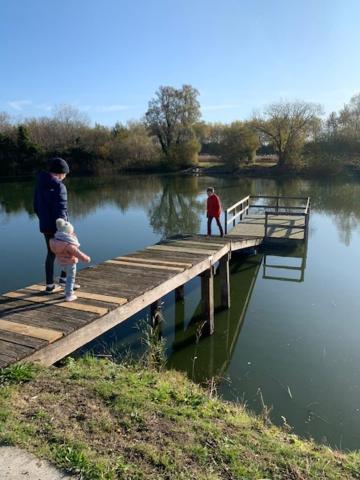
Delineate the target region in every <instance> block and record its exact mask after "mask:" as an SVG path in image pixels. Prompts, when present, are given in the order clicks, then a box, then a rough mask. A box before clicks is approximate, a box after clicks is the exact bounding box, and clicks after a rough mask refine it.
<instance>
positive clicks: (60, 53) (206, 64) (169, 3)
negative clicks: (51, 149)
mask: <svg viewBox="0 0 360 480" xmlns="http://www.w3.org/2000/svg"><path fill="white" fill-rule="evenodd" d="M359 18H360V2H359V1H358V0H311V1H310V0H101V1H100V0H0V69H1V72H0V111H6V112H8V113H10V114H11V115H13V116H14V119H22V118H27V117H34V116H36V117H38V116H49V115H51V114H52V112H53V109H54V108H55V107H56V106H58V105H61V104H71V105H73V106H75V107H77V108H78V109H79V110H81V111H82V112H84V113H86V114H87V115H88V117H89V118H90V119H91V121H92V122H93V123H94V122H98V123H102V124H104V125H113V124H114V123H115V122H116V121H120V122H126V121H128V120H136V119H140V118H141V117H142V116H143V115H144V113H145V111H146V109H147V105H148V102H149V100H150V99H151V98H152V97H153V96H154V93H155V92H156V90H157V89H158V87H159V86H160V85H171V86H174V87H177V88H178V87H181V86H182V85H183V84H190V85H192V86H193V87H195V88H197V90H198V91H199V93H200V96H199V101H200V104H201V110H202V116H203V119H204V120H205V121H211V122H216V121H219V122H231V121H233V120H243V119H246V118H249V117H251V115H252V113H253V112H254V111H257V112H259V111H261V110H262V109H263V108H264V107H265V106H266V105H268V104H269V103H271V102H276V101H279V100H280V99H283V100H289V101H292V100H305V101H310V102H317V103H320V104H322V105H323V108H324V111H325V113H330V112H331V111H333V110H339V109H340V108H341V107H342V106H343V105H344V103H346V102H348V101H349V99H350V98H351V96H352V95H354V94H356V93H359V92H360V60H359V58H360V55H359V52H360V48H359V47H360V30H359V26H358V22H359Z"/></svg>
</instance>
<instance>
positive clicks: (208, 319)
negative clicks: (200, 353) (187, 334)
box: [200, 267, 214, 337]
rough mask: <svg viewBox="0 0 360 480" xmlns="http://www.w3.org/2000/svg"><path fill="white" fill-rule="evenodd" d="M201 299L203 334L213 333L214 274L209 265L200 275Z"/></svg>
mask: <svg viewBox="0 0 360 480" xmlns="http://www.w3.org/2000/svg"><path fill="white" fill-rule="evenodd" d="M200 277H201V301H202V307H203V315H204V322H205V323H204V326H203V329H202V334H203V336H205V337H207V336H209V335H212V334H213V333H214V274H213V269H212V267H210V268H209V269H208V270H205V272H203V273H202V274H201V275H200Z"/></svg>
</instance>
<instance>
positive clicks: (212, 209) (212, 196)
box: [206, 187, 224, 237]
mask: <svg viewBox="0 0 360 480" xmlns="http://www.w3.org/2000/svg"><path fill="white" fill-rule="evenodd" d="M206 193H207V195H208V199H207V205H206V206H207V219H208V221H207V234H208V235H211V222H212V219H213V218H215V221H216V223H217V226H218V227H219V230H220V236H221V237H223V236H224V231H223V229H222V226H221V222H220V215H221V203H220V198H219V197H218V196H217V195H216V193H214V188H213V187H209V188H208V189H207V190H206Z"/></svg>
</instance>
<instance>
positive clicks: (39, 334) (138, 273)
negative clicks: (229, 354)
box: [0, 197, 309, 368]
mask: <svg viewBox="0 0 360 480" xmlns="http://www.w3.org/2000/svg"><path fill="white" fill-rule="evenodd" d="M271 198H272V197H271ZM249 199H250V197H246V198H245V199H243V200H242V201H240V202H238V203H237V204H235V206H233V207H231V208H230V209H228V210H227V223H226V225H228V223H229V221H230V222H233V226H234V227H235V228H234V229H233V231H231V232H230V234H229V235H227V236H226V237H224V238H219V237H217V238H215V237H206V236H204V235H192V236H190V235H189V236H187V235H185V236H179V237H176V238H169V239H167V240H165V241H163V242H160V243H158V244H156V245H151V246H149V247H147V248H145V249H144V250H141V251H137V252H134V253H132V254H129V255H126V256H123V257H117V258H114V259H112V260H108V261H106V262H104V263H102V264H100V265H97V266H96V267H95V268H86V269H84V270H82V271H80V272H79V274H78V280H79V282H80V283H81V286H82V288H81V290H79V291H78V293H77V296H78V299H77V300H76V301H75V302H65V301H64V297H63V293H62V292H61V291H58V292H57V293H54V294H52V295H45V294H44V291H43V290H44V286H42V285H38V284H36V285H31V286H28V287H24V288H22V289H20V290H17V291H14V292H7V293H4V294H3V295H2V296H1V297H0V317H1V318H0V368H2V367H4V366H6V365H9V364H11V363H14V362H17V361H19V360H25V359H26V360H27V361H38V362H41V363H43V364H47V365H48V364H52V363H54V362H56V361H58V360H60V359H61V358H63V357H65V356H66V355H69V354H70V353H72V352H74V351H75V350H77V349H78V348H80V347H82V346H83V345H85V344H86V343H88V342H90V341H91V340H93V339H95V338H97V337H99V336H100V335H102V334H103V333H105V332H106V331H108V330H110V329H111V328H113V327H115V326H116V325H118V324H119V323H121V322H123V321H125V320H127V319H128V318H130V317H131V316H133V315H134V314H136V313H138V312H140V311H141V310H143V309H144V308H145V307H148V306H151V311H152V317H155V313H156V311H157V308H158V305H159V301H160V300H161V298H162V297H163V296H164V295H167V294H168V293H170V292H172V291H174V292H175V297H176V298H177V299H181V298H182V297H183V295H184V284H185V283H187V282H189V281H190V280H192V279H193V278H195V277H197V276H200V278H201V296H202V315H203V324H202V330H201V335H202V336H207V335H211V334H212V333H213V332H214V266H215V264H217V263H218V262H219V282H220V305H221V307H223V308H225V309H228V308H230V280H229V259H230V256H231V253H232V252H236V251H241V250H246V249H248V248H254V247H257V246H259V245H261V244H263V243H264V242H265V241H266V240H267V239H268V238H272V236H273V235H272V233H271V230H272V229H273V227H274V225H273V224H272V223H271V219H270V218H269V215H268V213H269V212H268V211H267V210H266V211H265V227H264V229H265V230H264V231H265V235H264V234H262V235H249V234H245V233H241V234H238V233H237V230H236V229H237V226H236V225H235V224H236V221H237V219H239V220H240V221H241V220H242V219H243V215H244V216H247V214H248V211H249V208H250V207H254V205H250V204H249ZM277 205H279V199H278V198H277ZM258 207H259V208H261V206H256V208H258ZM266 208H270V209H271V208H272V206H271V205H270V206H268V207H266ZM291 208H294V209H296V208H299V207H291ZM280 211H281V208H279V207H278V208H277V209H276V210H275V214H276V215H277V214H278V213H279V212H280ZM231 214H232V217H231V218H230V220H229V217H228V216H229V215H231ZM292 215H293V216H297V215H299V216H301V217H302V218H304V219H305V226H307V223H308V215H309V201H308V203H307V206H306V211H305V214H304V213H303V212H301V213H292ZM304 215H305V216H304ZM278 220H279V219H278ZM297 228H298V227H297ZM269 231H270V234H269ZM303 232H304V235H306V229H303Z"/></svg>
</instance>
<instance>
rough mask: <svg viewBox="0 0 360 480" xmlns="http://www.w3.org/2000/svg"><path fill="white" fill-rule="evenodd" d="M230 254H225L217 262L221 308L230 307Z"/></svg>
mask: <svg viewBox="0 0 360 480" xmlns="http://www.w3.org/2000/svg"><path fill="white" fill-rule="evenodd" d="M229 260H230V254H229V253H228V254H226V255H225V256H224V257H223V258H221V259H220V262H219V274H220V305H221V306H222V307H223V308H230V272H229Z"/></svg>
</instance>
